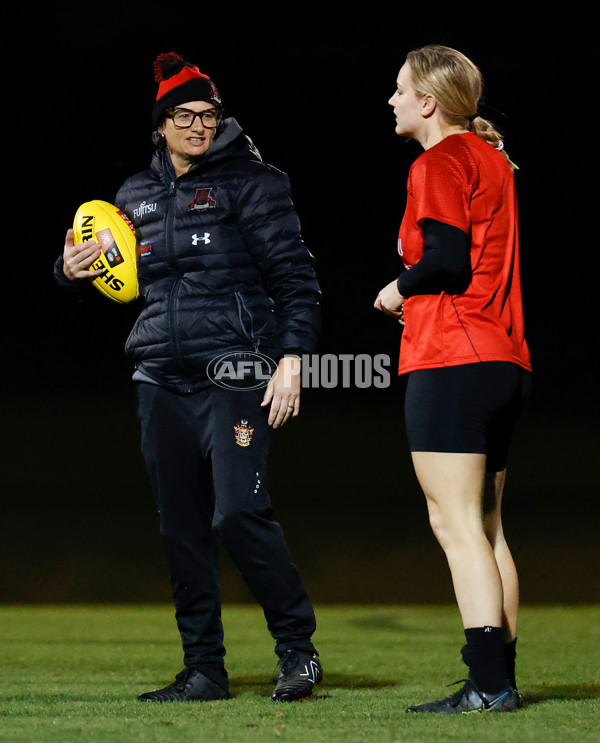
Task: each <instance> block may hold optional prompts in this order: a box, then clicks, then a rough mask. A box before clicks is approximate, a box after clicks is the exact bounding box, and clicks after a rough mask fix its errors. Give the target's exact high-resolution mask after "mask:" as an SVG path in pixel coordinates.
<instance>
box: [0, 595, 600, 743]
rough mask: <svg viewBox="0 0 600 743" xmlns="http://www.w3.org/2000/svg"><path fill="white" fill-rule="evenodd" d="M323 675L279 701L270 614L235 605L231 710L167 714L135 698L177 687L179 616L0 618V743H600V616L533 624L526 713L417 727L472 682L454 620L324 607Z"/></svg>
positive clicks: (526, 625)
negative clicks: (418, 709) (297, 698)
mask: <svg viewBox="0 0 600 743" xmlns="http://www.w3.org/2000/svg"><path fill="white" fill-rule="evenodd" d="M317 611H318V621H319V629H318V632H317V635H316V638H315V640H316V643H317V645H318V648H319V651H320V653H321V658H322V661H323V666H324V669H325V679H324V682H323V683H322V684H321V685H320V686H318V687H317V691H316V693H315V695H314V696H313V698H312V699H311V700H309V701H306V702H301V703H294V704H281V703H279V704H275V703H273V702H272V701H271V700H270V699H269V693H270V691H271V688H272V685H271V678H272V673H273V671H274V668H275V662H276V658H275V655H274V654H273V651H272V648H273V643H272V640H271V638H270V637H269V635H268V633H267V630H266V629H265V623H264V619H263V617H262V614H261V612H260V610H259V609H258V608H255V607H250V606H226V607H225V608H224V610H223V621H224V624H225V630H226V633H227V648H228V656H227V664H228V671H229V676H230V680H231V691H232V694H233V698H232V699H231V700H228V701H225V702H206V703H187V704H166V705H154V704H147V703H146V704H144V703H141V702H138V701H137V700H136V695H137V694H139V693H141V692H143V691H147V690H149V689H152V688H156V686H157V685H160V684H163V682H170V681H171V680H172V677H173V676H174V674H175V673H176V672H177V671H179V670H180V669H181V651H180V648H179V641H178V636H177V633H176V629H175V623H174V619H173V612H172V609H171V608H170V607H166V606H159V607H148V606H100V607H97V606H71V607H55V606H50V607H12V606H4V607H0V628H1V629H0V632H1V645H0V674H1V675H0V740H1V741H10V742H11V743H22V742H25V741H27V742H29V741H35V742H36V743H55V742H56V743H70V742H71V741H85V742H87V741H90V742H92V743H95V742H96V741H98V742H100V741H102V742H104V741H106V742H108V741H110V742H111V743H129V742H130V741H147V742H156V743H159V742H160V743H170V742H171V741H173V742H175V741H177V743H188V741H189V742H190V743H191V742H192V741H194V743H199V742H200V741H210V742H211V743H212V742H213V741H214V742H216V741H250V742H254V741H256V742H257V743H269V742H270V741H294V742H295V741H310V742H311V743H319V742H321V741H323V742H326V743H336V742H337V741H340V742H341V741H343V742H344V743H359V742H360V743H366V742H369V743H371V742H373V743H379V742H381V743H384V742H385V743H393V742H394V741H402V742H404V741H406V742H407V743H408V742H410V743H420V742H421V741H423V742H428V741H454V740H456V741H460V743H463V742H466V741H485V743H496V742H498V743H500V742H502V743H528V742H529V741H536V742H537V741H543V742H544V743H554V742H556V743H565V741H573V743H587V742H588V741H589V742H590V743H591V742H592V741H593V742H594V743H598V741H600V607H586V606H564V607H562V606H561V607H530V608H525V609H524V610H523V612H522V620H521V626H520V639H519V660H520V664H519V685H520V687H521V690H522V692H523V694H524V696H525V697H526V700H527V702H528V704H527V706H526V707H525V708H524V709H523V710H520V711H519V712H517V713H514V714H501V715H466V716H456V717H454V716H452V717H438V716H435V715H427V716H415V715H408V714H406V712H405V711H404V710H405V708H406V706H407V705H408V704H411V703H414V702H421V701H425V700H428V699H430V698H433V697H439V696H445V695H446V694H447V693H449V691H448V690H447V689H446V688H445V685H446V684H448V683H451V682H453V681H455V680H457V679H459V678H461V677H463V676H464V674H465V670H466V669H465V667H464V666H463V665H462V663H461V661H460V654H459V649H460V647H461V645H462V643H463V635H462V631H461V628H460V622H459V618H458V614H457V610H456V609H455V608H454V607H445V606H441V607H440V606H435V607H433V606H398V607H390V606H347V607H346V606H339V607H318V609H317Z"/></svg>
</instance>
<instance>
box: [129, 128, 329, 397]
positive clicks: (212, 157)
mask: <svg viewBox="0 0 600 743" xmlns="http://www.w3.org/2000/svg"><path fill="white" fill-rule="evenodd" d="M116 205H117V206H118V207H119V208H120V209H122V210H123V211H124V212H125V213H126V214H127V215H128V216H129V218H130V219H131V220H132V222H133V224H134V225H135V228H136V232H137V236H138V252H139V257H138V275H139V280H140V289H141V292H142V294H143V299H144V306H143V309H142V311H141V313H140V315H139V318H138V320H137V321H136V323H135V325H134V327H133V330H132V331H131V334H130V336H129V338H128V340H127V344H126V352H127V354H128V355H129V356H130V357H131V358H132V359H133V361H134V362H135V365H136V368H137V370H138V373H141V374H142V375H145V376H147V377H150V378H151V379H153V380H155V381H156V382H158V383H159V384H161V385H164V386H166V387H169V388H171V389H175V390H179V391H182V392H192V391H195V390H197V389H200V388H201V387H203V386H205V385H206V384H207V382H208V380H207V376H206V369H207V365H208V364H209V363H210V361H211V360H212V359H214V358H215V357H217V356H219V355H221V354H223V353H226V352H230V351H258V352H261V353H263V354H266V355H268V356H270V357H271V358H275V359H276V358H278V357H279V356H281V355H282V354H283V353H285V352H296V353H303V352H305V353H310V352H312V351H314V349H315V345H316V338H317V334H318V330H319V324H320V291H319V286H318V283H317V280H316V277H315V272H314V269H313V264H314V259H313V257H312V255H311V254H310V253H309V251H308V250H307V248H306V246H305V244H304V242H303V240H302V237H301V233H300V225H299V221H298V217H297V215H296V212H295V209H294V205H293V203H292V200H291V196H290V189H289V182H288V178H287V176H286V175H285V174H284V173H282V172H281V171H279V170H277V169H276V168H273V167H272V166H270V165H267V164H266V163H263V162H262V161H261V159H260V155H259V154H258V152H257V151H256V149H255V148H254V146H253V144H252V142H251V141H250V140H249V139H248V137H246V135H245V134H244V133H243V131H242V130H241V128H240V127H239V125H238V124H237V122H236V121H235V120H234V119H227V120H226V121H225V122H224V124H223V128H222V131H221V132H220V134H219V136H218V137H217V138H216V139H215V141H214V142H213V144H212V145H211V148H210V150H209V151H208V153H207V154H206V155H205V156H204V157H202V158H201V159H200V160H199V161H198V163H197V164H195V165H194V166H193V167H192V168H191V169H190V171H188V172H187V173H186V174H185V175H183V176H181V177H179V178H176V176H175V173H174V170H173V166H172V164H171V160H170V158H169V156H168V155H167V154H166V152H165V151H164V150H157V151H156V152H155V154H154V157H153V160H152V164H151V168H150V169H149V170H147V171H144V172H142V173H138V174H137V175H135V176H133V177H132V178H130V179H129V180H127V181H126V182H125V183H124V184H123V186H122V187H121V189H120V190H119V193H118V194H117V197H116Z"/></svg>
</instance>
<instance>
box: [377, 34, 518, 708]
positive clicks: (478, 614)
mask: <svg viewBox="0 0 600 743" xmlns="http://www.w3.org/2000/svg"><path fill="white" fill-rule="evenodd" d="M481 91H482V78H481V74H480V72H479V70H478V69H477V67H476V66H475V65H474V64H473V63H472V62H471V61H470V60H469V59H467V58H466V57H465V56H464V55H463V54H461V53H460V52H458V51H456V50H454V49H449V48H447V47H443V46H438V45H429V46H426V47H423V48H421V49H417V50H414V51H412V52H410V53H409V54H408V55H407V59H406V62H405V63H404V65H403V66H402V68H401V69H400V72H399V74H398V78H397V89H396V92H395V93H394V95H393V96H392V97H391V99H390V101H389V103H390V105H391V106H392V107H393V110H394V114H395V117H396V133H397V134H398V135H400V136H402V137H408V138H410V139H414V140H416V141H417V142H418V143H419V144H420V145H421V146H422V147H423V150H424V151H423V152H422V153H421V154H420V155H419V157H418V158H417V159H416V160H415V162H414V163H413V165H412V167H411V169H410V173H409V177H408V188H407V203H406V210H405V214H404V217H403V220H402V224H401V227H400V234H399V240H398V250H399V253H400V256H401V257H402V262H403V264H404V270H403V272H402V273H401V274H400V277H399V278H398V279H397V280H396V279H395V280H394V281H392V282H391V283H389V284H388V285H387V286H385V287H384V288H383V289H382V290H381V292H380V293H379V295H378V297H377V299H376V301H375V307H376V308H377V309H379V310H381V311H383V312H385V313H386V314H388V315H390V316H391V317H393V318H395V319H397V320H398V321H399V322H400V323H402V324H403V325H404V328H403V335H402V340H401V349H400V361H399V373H400V374H408V375H409V376H408V381H407V390H406V405H405V415H406V426H407V433H408V439H409V445H410V449H411V455H412V460H413V464H414V467H415V472H416V474H417V477H418V480H419V483H420V485H421V487H422V489H423V491H424V493H425V496H426V500H427V507H428V511H429V519H430V523H431V527H432V529H433V532H434V534H435V536H436V538H437V539H438V541H439V543H440V545H441V546H442V548H443V550H444V552H445V555H446V558H447V560H448V564H449V567H450V572H451V575H452V581H453V585H454V590H455V595H456V599H457V603H458V607H459V610H460V613H461V617H462V621H463V626H464V630H465V636H466V645H465V646H464V647H463V648H462V657H463V660H464V662H465V663H466V664H467V666H468V667H469V676H468V679H466V680H465V682H464V684H463V685H462V687H461V688H459V689H458V690H457V691H456V692H455V693H453V694H451V695H450V696H448V697H446V698H444V699H439V700H435V701H433V702H428V703H425V704H420V705H415V706H413V707H410V708H409V709H408V711H409V712H432V713H439V714H460V713H466V712H473V711H491V712H500V711H513V710H515V709H518V708H519V707H520V706H521V704H522V699H521V696H520V694H519V692H518V690H517V684H516V680H515V654H516V653H515V645H516V637H517V635H516V633H517V614H518V604H519V588H518V577H517V571H516V569H515V565H514V562H513V559H512V557H511V553H510V551H509V548H508V546H507V543H506V540H505V538H504V534H503V530H502V520H501V501H502V492H503V488H504V481H505V476H506V462H507V455H508V449H509V443H510V438H511V433H512V430H513V427H514V424H515V421H516V419H517V417H518V415H519V412H520V410H521V407H522V401H523V399H524V397H525V396H526V394H527V388H528V385H529V380H530V371H531V363H530V356H529V351H528V348H527V344H526V341H525V336H524V329H523V311H522V303H521V286H520V279H519V239H518V215H517V201H516V196H515V186H514V177H513V173H514V170H515V169H516V166H515V165H514V164H513V163H512V162H511V160H510V158H509V157H508V156H507V154H506V151H505V150H504V149H503V142H502V139H501V137H500V135H499V133H498V132H497V131H496V129H495V128H494V127H493V125H492V124H491V123H490V122H489V121H487V120H485V119H484V118H482V117H481V116H479V115H478V107H479V105H480V97H481Z"/></svg>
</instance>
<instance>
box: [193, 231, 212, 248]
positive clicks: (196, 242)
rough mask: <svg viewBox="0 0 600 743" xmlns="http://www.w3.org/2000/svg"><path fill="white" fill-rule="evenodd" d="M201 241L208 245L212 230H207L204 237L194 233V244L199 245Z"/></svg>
mask: <svg viewBox="0 0 600 743" xmlns="http://www.w3.org/2000/svg"><path fill="white" fill-rule="evenodd" d="M199 242H203V243H204V244H205V245H208V243H209V242H210V232H205V233H204V235H202V237H200V235H192V245H198V243H199Z"/></svg>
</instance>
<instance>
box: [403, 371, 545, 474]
mask: <svg viewBox="0 0 600 743" xmlns="http://www.w3.org/2000/svg"><path fill="white" fill-rule="evenodd" d="M530 388H531V374H530V373H529V372H527V371H526V370H525V369H522V368H521V367H520V366H517V365H516V364H511V363H509V362H504V361H486V362H483V363H480V364H465V365H462V366H448V367H442V368H437V369H420V370H418V371H413V372H411V373H410V374H409V377H408V383H407V387H406V401H405V418H406V430H407V433H408V442H409V446H410V450H411V451H435V452H461V453H474V454H485V455H487V471H488V472H499V471H500V470H503V469H504V468H505V467H506V460H507V458H508V450H509V447H510V440H511V437H512V433H513V429H514V426H515V423H516V421H517V418H518V417H519V414H520V413H521V410H522V408H523V404H524V402H525V400H526V399H527V397H528V395H529V391H530Z"/></svg>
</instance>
